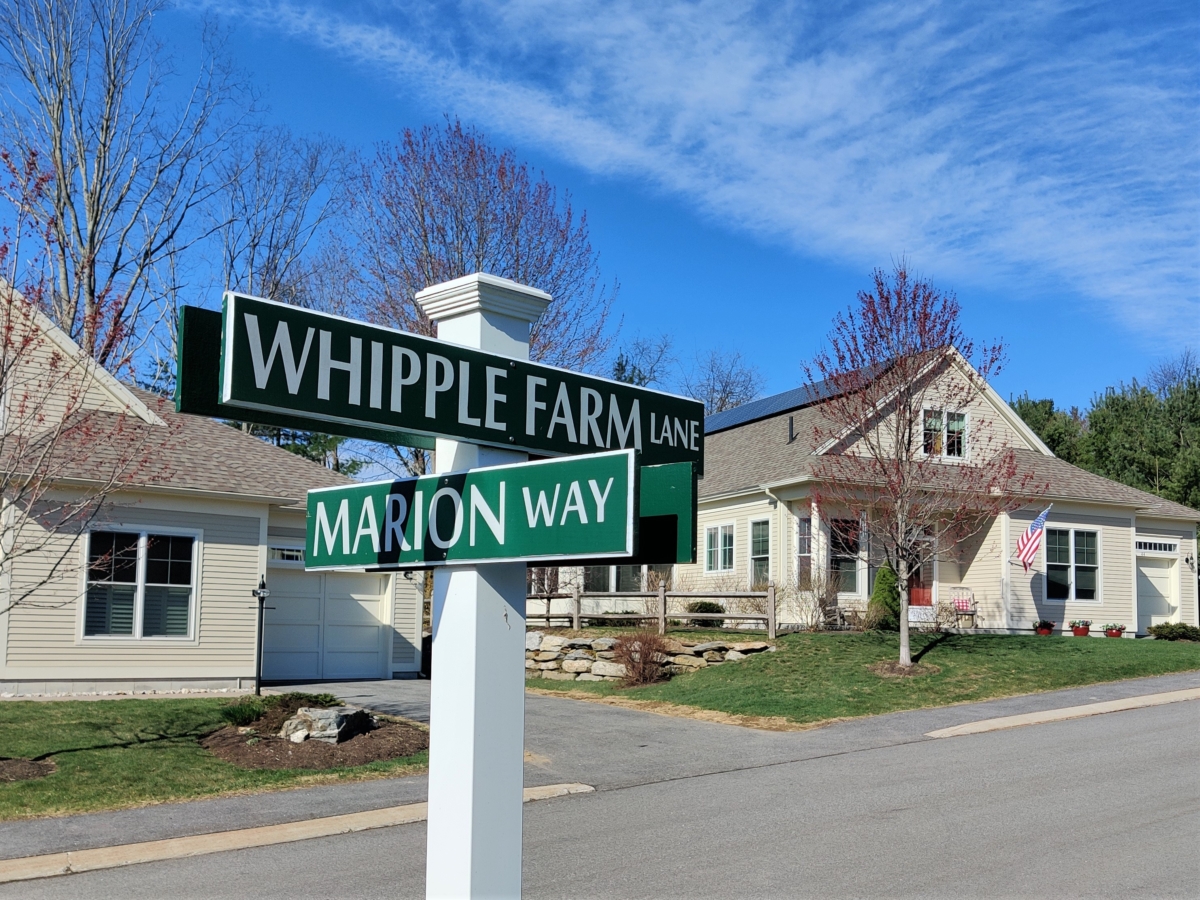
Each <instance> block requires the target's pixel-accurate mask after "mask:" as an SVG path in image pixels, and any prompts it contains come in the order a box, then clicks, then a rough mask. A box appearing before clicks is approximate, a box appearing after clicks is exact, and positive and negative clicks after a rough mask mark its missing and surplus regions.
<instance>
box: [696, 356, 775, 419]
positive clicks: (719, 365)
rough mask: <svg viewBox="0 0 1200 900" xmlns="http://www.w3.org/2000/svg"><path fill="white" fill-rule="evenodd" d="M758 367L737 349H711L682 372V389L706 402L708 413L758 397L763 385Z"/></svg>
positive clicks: (706, 412)
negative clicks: (688, 369) (687, 369)
mask: <svg viewBox="0 0 1200 900" xmlns="http://www.w3.org/2000/svg"><path fill="white" fill-rule="evenodd" d="M763 383H764V380H763V376H762V373H761V372H759V370H758V368H757V367H756V366H754V365H753V364H752V363H749V362H747V361H746V359H745V358H743V356H742V354H741V353H739V352H737V351H736V350H735V351H729V352H722V351H720V350H709V351H708V352H707V353H702V354H700V355H699V356H698V357H697V358H696V361H695V363H694V364H693V366H692V368H691V370H690V371H687V372H685V373H684V374H683V392H684V393H685V394H687V395H688V396H689V397H693V398H695V399H696V400H699V401H700V402H701V403H703V404H704V412H705V414H706V415H712V414H713V413H719V412H724V411H725V410H727V409H733V408H734V407H735V406H741V405H742V404H743V403H749V402H750V401H751V400H754V399H756V398H757V397H758V396H759V394H760V393H762V388H763Z"/></svg>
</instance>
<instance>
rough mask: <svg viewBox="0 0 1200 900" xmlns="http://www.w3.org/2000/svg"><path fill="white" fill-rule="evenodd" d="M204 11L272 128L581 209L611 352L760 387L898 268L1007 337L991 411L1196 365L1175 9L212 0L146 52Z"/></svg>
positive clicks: (1199, 242) (1189, 165)
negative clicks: (404, 134) (416, 151)
mask: <svg viewBox="0 0 1200 900" xmlns="http://www.w3.org/2000/svg"><path fill="white" fill-rule="evenodd" d="M989 6H995V8H988V7H989ZM202 12H207V13H210V14H215V15H217V16H218V18H219V21H220V22H221V23H222V24H223V25H225V26H226V27H227V28H229V29H231V46H230V49H231V50H232V51H233V52H234V54H235V57H236V59H237V62H238V63H239V64H240V65H242V66H243V67H245V69H246V70H247V71H248V72H249V74H250V76H251V78H252V81H253V83H254V84H255V85H256V86H257V87H258V88H259V89H260V90H261V91H262V93H263V99H264V100H265V102H266V103H267V104H268V105H269V107H270V113H269V118H270V120H271V121H273V122H279V123H283V124H287V125H289V126H290V127H292V128H293V129H294V130H296V131H299V132H318V131H319V132H324V133H327V134H329V135H331V136H334V137H337V138H340V139H341V140H343V141H345V142H346V143H347V144H349V145H351V146H353V147H357V148H361V149H364V150H369V149H370V148H371V147H372V145H373V144H374V143H375V142H377V141H381V140H388V139H391V138H394V136H395V135H396V134H397V132H399V131H400V130H401V129H402V128H404V127H406V126H420V125H422V124H424V123H429V122H437V121H439V120H440V119H441V117H442V116H443V114H445V113H449V114H451V115H457V116H459V117H461V118H462V119H463V120H464V121H466V122H469V123H471V124H474V125H476V126H478V127H479V128H481V129H483V130H484V131H485V132H487V133H488V134H489V135H490V136H491V137H492V138H493V140H494V141H495V142H497V143H502V144H506V145H510V146H513V147H515V148H516V149H517V151H518V152H519V153H520V154H521V155H522V156H523V157H524V158H525V159H527V160H528V161H529V162H530V163H531V164H532V165H533V166H535V167H536V168H538V169H541V170H543V171H544V172H545V173H546V175H547V177H548V178H549V179H550V180H551V181H553V182H554V183H555V184H557V185H558V186H559V187H560V188H565V189H569V190H570V191H571V193H572V195H573V196H574V199H575V201H576V204H577V206H579V207H582V208H584V209H586V210H587V212H588V214H589V218H590V222H591V231H592V238H593V245H594V246H595V247H596V248H597V249H598V250H599V251H600V254H601V265H602V268H603V270H604V272H605V274H606V275H608V276H610V277H616V278H618V279H619V280H620V282H621V293H620V298H619V300H618V303H617V312H618V313H619V315H621V316H622V317H623V320H624V326H623V330H622V337H623V338H624V339H630V338H632V337H634V336H635V335H637V334H657V333H660V332H670V333H671V334H672V336H673V339H674V342H675V345H676V350H677V353H678V354H679V355H680V356H684V357H686V356H689V355H691V354H692V353H694V352H696V351H700V350H705V349H708V348H713V347H722V348H727V349H736V350H740V351H741V352H742V353H743V354H745V355H746V356H748V357H750V358H751V359H753V361H754V362H755V363H756V364H757V365H758V366H759V367H760V369H761V370H762V371H763V373H764V375H765V376H766V377H767V390H768V391H769V392H774V391H779V390H785V389H787V388H790V387H793V386H795V385H796V384H797V383H798V382H799V381H800V380H801V379H802V374H801V369H800V363H801V361H802V360H804V359H806V358H808V357H810V356H811V355H812V354H813V352H814V351H815V350H816V349H817V348H818V347H819V346H820V344H821V342H822V339H823V337H824V335H825V333H826V332H827V330H828V327H829V322H830V319H831V317H832V315H833V313H834V312H835V311H836V310H837V309H839V308H841V307H844V306H845V305H846V304H847V303H849V302H850V301H851V300H852V299H853V296H854V292H855V291H856V290H858V289H859V288H861V287H865V286H866V285H867V283H868V277H869V273H870V270H871V269H872V268H873V267H874V266H877V265H878V266H883V267H885V268H886V267H889V266H890V264H891V261H892V260H893V259H894V258H896V257H898V256H900V255H901V254H905V255H907V257H908V258H909V260H910V261H911V263H912V264H913V265H914V266H915V267H916V268H917V269H918V270H919V271H920V272H921V273H922V274H924V275H926V276H928V277H930V278H931V279H932V280H934V282H935V283H936V284H938V285H939V286H941V287H943V288H945V289H949V290H953V291H955V292H956V293H957V294H958V297H959V299H960V300H961V301H962V303H963V306H964V309H965V318H966V323H965V324H966V327H967V330H968V332H969V333H971V334H972V335H974V336H976V337H977V338H981V339H983V338H995V337H1003V338H1004V339H1005V341H1006V343H1007V344H1008V347H1009V362H1008V366H1007V368H1006V370H1005V371H1004V372H1003V373H1002V374H1001V375H1000V377H999V378H997V379H996V381H995V386H996V387H997V389H998V390H999V391H1000V393H1001V394H1002V395H1003V396H1005V397H1007V396H1008V395H1009V394H1010V393H1020V392H1021V391H1024V390H1026V389H1028V390H1029V391H1030V392H1031V393H1032V394H1034V395H1035V396H1052V397H1054V398H1055V399H1056V400H1057V401H1058V402H1059V403H1060V404H1063V405H1070V404H1080V405H1082V404H1086V402H1087V400H1088V399H1089V398H1090V396H1091V395H1092V394H1093V393H1094V392H1095V391H1097V390H1100V389H1102V388H1103V387H1104V386H1106V385H1109V384H1114V383H1116V382H1118V381H1121V380H1123V379H1125V380H1127V379H1129V378H1130V377H1131V376H1140V375H1142V374H1143V373H1144V372H1145V371H1146V369H1147V368H1148V367H1149V366H1150V365H1151V364H1153V363H1154V362H1155V361H1157V360H1159V359H1161V358H1164V357H1167V356H1170V355H1173V354H1175V353H1177V352H1178V351H1179V350H1180V349H1182V348H1183V347H1184V346H1188V345H1192V346H1195V345H1196V344H1197V343H1200V340H1198V339H1200V165H1198V163H1200V129H1198V128H1197V127H1196V125H1197V113H1198V111H1200V110H1198V107H1200V103H1198V99H1200V63H1198V60H1200V53H1198V50H1200V17H1197V16H1196V15H1195V7H1194V5H1192V4H1187V3H1175V4H1156V3H1153V2H1150V3H1139V4H1119V3H1112V4H1105V5H1092V4H1086V3H1053V2H1036V3H1021V2H1014V3H1009V4H1005V5H1003V6H1002V7H1001V6H1000V5H988V6H985V5H982V4H979V5H976V4H954V3H946V4H938V3H919V2H908V3H887V2H882V3H811V4H806V3H782V4H779V3H770V4H755V3H738V2H731V0H721V2H703V0H702V2H694V3H673V2H664V3H659V4H645V3H635V2H628V3H621V2H614V3H586V4H585V3H577V2H572V0H554V2H549V0H547V2H540V0H516V2H512V3H507V4H503V5H500V4H490V3H479V2H472V0H465V2H439V3H429V4H409V3H401V2H395V3H393V2H384V0H377V2H373V3H361V4H354V3H349V2H345V3H327V2H323V0H312V2H305V3H299V2H296V3H286V2H284V3H280V2H264V3H254V2H250V0H240V2H237V3H233V2H224V0H211V2H193V3H191V4H189V5H185V6H184V7H183V8H182V9H180V10H178V11H176V12H174V13H171V14H170V15H169V16H167V17H166V18H165V19H164V20H163V21H162V25H163V28H164V35H165V36H166V37H167V39H168V40H169V41H170V42H172V43H174V44H176V45H177V46H179V47H180V48H181V49H184V48H186V47H189V46H193V45H194V40H195V38H194V34H195V28H196V25H197V23H198V21H199V16H200V14H201V13H202ZM184 55H186V50H185V52H184Z"/></svg>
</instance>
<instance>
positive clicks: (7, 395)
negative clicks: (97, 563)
mask: <svg viewBox="0 0 1200 900" xmlns="http://www.w3.org/2000/svg"><path fill="white" fill-rule="evenodd" d="M17 158H19V159H20V160H21V162H20V163H17V162H15V161H14V158H13V156H12V155H10V154H8V153H6V152H0V160H2V162H3V169H2V170H0V173H2V177H0V194H3V195H4V197H5V198H6V199H8V200H9V201H10V202H11V204H12V208H13V210H14V211H15V217H14V220H13V223H12V224H11V225H9V226H5V227H3V228H2V229H0V585H2V586H3V591H2V592H0V615H6V614H9V613H11V611H12V610H13V609H15V608H16V607H18V606H38V605H50V606H62V605H64V604H65V603H69V602H74V599H75V598H74V597H72V598H71V599H70V600H65V601H64V600H61V599H54V600H43V599H39V592H40V591H41V589H42V588H44V587H45V586H47V585H49V584H52V583H55V582H60V581H63V580H66V581H68V582H69V583H72V584H74V583H78V578H77V577H76V575H77V569H76V568H75V567H76V566H77V565H78V560H79V554H78V553H77V550H76V548H77V546H78V542H79V540H80V539H81V538H82V536H83V535H84V534H85V533H86V532H87V530H88V528H89V526H90V525H91V523H92V522H93V521H94V520H95V519H96V517H97V516H98V515H99V514H100V513H101V512H102V510H103V509H104V506H105V504H106V502H107V501H108V499H109V498H110V497H111V496H112V495H113V494H114V492H116V491H119V490H121V489H122V488H124V487H127V486H130V485H132V484H137V483H138V482H139V481H141V480H143V477H142V476H143V475H144V473H145V472H146V471H147V469H148V467H149V466H150V465H152V464H153V465H154V466H155V468H156V475H157V476H158V477H159V478H162V477H164V476H165V475H166V472H165V469H164V467H163V465H162V464H161V463H156V462H154V457H155V453H154V451H155V450H156V449H159V448H161V447H162V446H164V445H165V444H167V443H169V441H170V431H171V429H170V427H169V426H164V425H157V426H154V427H153V428H151V427H150V426H149V425H148V423H147V422H146V421H145V420H143V419H140V418H138V417H137V416H134V415H128V414H124V413H121V412H119V411H117V410H116V409H115V408H113V407H111V405H110V406H108V407H107V408H106V407H105V404H103V403H100V402H98V401H97V397H98V396H103V395H104V392H103V391H102V390H101V389H100V387H99V384H98V382H99V380H100V379H103V378H107V376H106V375H105V374H104V373H102V372H101V371H100V369H99V367H98V365H97V364H96V363H95V362H94V361H93V360H92V359H91V357H90V356H88V355H87V354H85V353H83V352H82V351H81V350H80V349H79V348H78V347H76V346H74V345H73V344H72V343H71V341H70V338H69V337H68V336H67V335H66V334H65V333H64V332H62V331H60V330H59V329H58V328H56V326H55V325H54V324H53V323H52V322H51V321H50V319H49V318H48V317H47V316H46V314H45V313H44V312H42V309H43V308H44V306H45V303H46V294H47V293H48V292H49V291H50V290H51V289H50V288H49V287H48V285H47V284H46V281H45V275H44V273H45V267H44V263H45V259H44V254H46V253H47V248H48V247H49V246H52V245H53V241H54V232H53V229H46V228H41V229H39V228H38V227H37V226H38V224H39V219H38V217H37V215H36V214H32V213H31V212H30V210H33V209H35V208H36V206H37V204H38V203H39V202H40V200H41V197H42V195H43V194H44V193H45V192H46V191H48V190H51V189H52V184H53V177H52V173H50V172H47V171H43V170H42V169H41V168H40V167H39V156H38V154H37V153H36V152H35V151H29V152H26V153H22V154H18V155H17Z"/></svg>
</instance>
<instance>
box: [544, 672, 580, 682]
mask: <svg viewBox="0 0 1200 900" xmlns="http://www.w3.org/2000/svg"><path fill="white" fill-rule="evenodd" d="M542 677H543V678H550V679H553V680H554V681H574V680H575V673H574V672H543V673H542Z"/></svg>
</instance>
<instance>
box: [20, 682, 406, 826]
mask: <svg viewBox="0 0 1200 900" xmlns="http://www.w3.org/2000/svg"><path fill="white" fill-rule="evenodd" d="M228 702H229V701H228V700H224V699H190V700H182V699H181V700H111V701H104V700H100V701H71V700H59V701H51V702H45V703H34V702H27V701H6V702H3V703H0V757H25V758H30V759H36V758H45V757H49V758H51V759H52V760H53V761H54V762H55V764H56V765H57V767H58V768H57V771H55V772H54V773H53V774H52V775H49V776H47V777H45V778H40V779H36V780H32V781H18V782H11V783H0V819H16V818H24V817H28V816H44V815H63V814H67V813H78V812H88V811H92V810H98V809H118V808H121V807H127V806H139V805H142V804H145V803H161V802H164V801H168V800H186V799H191V798H195V797H206V796H212V795H214V794H227V793H241V792H252V791H262V790H278V789H282V788H289V787H297V786H300V785H303V784H313V783H318V782H320V781H329V780H333V779H358V778H364V777H379V776H382V775H387V774H397V773H398V772H399V771H400V770H402V769H404V768H406V767H414V766H422V765H424V763H425V761H426V754H425V753H420V754H417V755H415V756H411V757H407V758H405V759H398V760H390V761H388V762H378V763H371V764H370V765H366V766H359V767H357V768H353V769H330V770H325V771H322V772H319V773H318V772H313V771H301V770H294V769H288V770H277V771H270V770H261V769H259V770H245V769H240V768H238V767H236V766H233V765H231V764H229V763H226V762H223V761H222V760H220V759H217V758H216V757H214V756H212V755H211V754H209V753H208V752H207V751H205V750H204V749H203V748H201V747H200V746H199V744H198V743H197V741H198V740H199V739H200V738H201V737H203V736H204V735H206V734H209V733H210V732H212V731H215V730H217V729H218V728H220V727H222V726H223V725H225V724H227V723H226V722H225V721H224V720H222V718H221V714H220V708H221V706H222V705H224V704H226V703H228Z"/></svg>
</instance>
